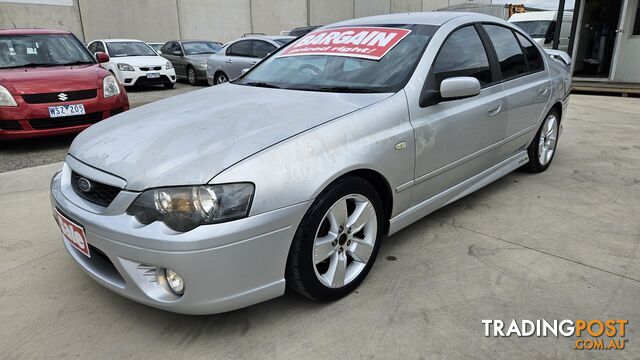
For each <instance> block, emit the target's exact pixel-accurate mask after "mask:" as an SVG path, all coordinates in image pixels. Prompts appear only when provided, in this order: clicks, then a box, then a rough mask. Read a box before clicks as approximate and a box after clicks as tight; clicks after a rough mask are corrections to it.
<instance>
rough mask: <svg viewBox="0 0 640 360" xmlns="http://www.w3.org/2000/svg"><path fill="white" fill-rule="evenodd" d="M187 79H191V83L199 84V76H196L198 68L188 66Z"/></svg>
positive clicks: (193, 84)
mask: <svg viewBox="0 0 640 360" xmlns="http://www.w3.org/2000/svg"><path fill="white" fill-rule="evenodd" d="M187 81H189V85H192V86H195V85H198V76H196V69H194V68H193V67H191V66H189V67H188V68H187Z"/></svg>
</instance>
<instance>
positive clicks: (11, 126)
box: [0, 120, 22, 130]
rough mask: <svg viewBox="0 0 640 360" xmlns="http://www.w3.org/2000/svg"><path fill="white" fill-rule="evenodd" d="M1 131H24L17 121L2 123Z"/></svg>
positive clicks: (0, 122) (0, 125) (0, 124)
mask: <svg viewBox="0 0 640 360" xmlns="http://www.w3.org/2000/svg"><path fill="white" fill-rule="evenodd" d="M0 130H22V126H20V122H19V121H16V120H4V121H0Z"/></svg>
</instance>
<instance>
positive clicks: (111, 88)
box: [102, 75, 120, 99]
mask: <svg viewBox="0 0 640 360" xmlns="http://www.w3.org/2000/svg"><path fill="white" fill-rule="evenodd" d="M102 94H103V95H104V98H105V99H106V98H109V97H112V96H116V95H120V86H118V80H116V78H115V77H114V76H113V75H109V76H106V77H105V78H104V80H102Z"/></svg>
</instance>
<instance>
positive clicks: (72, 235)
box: [55, 209, 91, 258]
mask: <svg viewBox="0 0 640 360" xmlns="http://www.w3.org/2000/svg"><path fill="white" fill-rule="evenodd" d="M55 217H56V220H57V221H58V226H59V227H60V230H61V231H62V239H63V240H64V241H66V242H68V243H69V245H71V246H73V247H74V248H76V249H77V250H78V251H80V252H81V253H82V254H84V255H85V256H86V257H88V258H90V257H91V254H89V244H88V243H87V238H86V236H85V234H84V228H83V227H82V225H79V224H76V223H75V222H74V221H72V220H69V219H68V218H67V217H65V216H64V215H62V214H60V212H59V211H58V209H55Z"/></svg>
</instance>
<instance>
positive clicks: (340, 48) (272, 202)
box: [51, 12, 571, 314]
mask: <svg viewBox="0 0 640 360" xmlns="http://www.w3.org/2000/svg"><path fill="white" fill-rule="evenodd" d="M569 63H570V59H569V58H568V56H567V55H566V54H564V53H562V52H552V53H551V54H548V53H546V52H545V51H543V49H541V48H540V47H539V46H538V45H536V44H535V42H534V41H533V40H532V39H531V38H530V37H529V36H528V35H527V34H525V33H522V32H521V30H519V29H518V28H516V27H514V26H512V25H510V24H509V23H506V22H504V21H501V20H499V19H497V18H494V17H490V16H485V15H478V14H465V13H444V12H435V13H414V14H397V15H387V16H377V17H370V18H362V19H355V20H349V21H345V22H341V23H338V24H333V25H328V26H325V27H323V28H320V29H317V30H315V31H313V32H311V33H309V34H307V35H305V36H303V37H301V38H300V39H298V40H296V42H294V43H291V44H289V45H288V46H285V47H283V48H282V49H280V50H279V51H276V52H274V53H273V54H271V55H270V56H269V57H267V58H266V59H265V60H264V61H262V62H261V63H260V64H258V65H257V66H256V67H254V68H252V69H251V70H250V71H249V72H247V73H246V74H244V75H243V76H241V77H240V78H239V79H237V80H235V81H232V82H230V83H227V84H223V85H220V86H215V87H212V88H206V89H202V90H198V91H194V92H191V93H188V94H183V95H178V96H175V97H172V98H168V99H165V100H162V101H158V102H156V103H153V104H150V105H147V106H143V107H140V108H137V109H134V110H131V111H128V112H125V113H122V114H119V115H117V116H114V117H112V118H110V119H109V120H106V121H103V122H100V123H98V124H96V125H94V126H92V127H90V128H89V129H87V130H85V131H84V132H83V133H82V134H80V135H79V136H78V137H77V138H76V139H75V140H74V142H73V144H72V146H71V149H70V150H69V154H68V156H67V157H66V160H65V163H64V166H63V168H62V170H61V171H60V172H59V173H57V174H56V175H55V176H54V178H53V179H52V182H51V201H52V204H53V207H54V216H55V218H56V221H57V222H58V224H59V225H60V227H61V229H62V233H63V239H64V246H65V247H66V249H67V250H68V252H69V254H70V255H71V257H72V258H73V259H74V260H75V262H77V264H78V265H79V266H80V268H82V269H83V270H84V271H85V272H86V273H87V274H88V275H89V276H91V277H92V278H94V279H95V280H96V281H97V282H99V283H100V284H102V285H104V286H105V287H107V288H109V289H111V290H113V291H115V292H117V293H119V294H122V295H123V296H126V297H128V298H131V299H133V300H135V301H139V302H141V303H145V304H148V305H151V306H154V307H158V308H162V309H166V310H169V311H174V312H180V313H191V314H206V313H217V312H223V311H229V310H233V309H237V308H241V307H244V306H248V305H251V304H255V303H258V302H261V301H265V300H268V299H271V298H274V297H277V296H280V295H282V294H283V293H284V291H285V286H289V287H290V288H292V289H293V290H295V291H297V292H299V293H300V294H302V295H304V296H306V297H308V298H311V299H314V300H320V301H331V300H336V299H339V298H341V297H343V296H345V295H347V294H349V293H350V292H352V291H353V290H354V289H355V288H356V287H357V286H358V285H360V284H361V283H362V281H363V280H364V278H365V277H366V276H367V273H368V272H369V271H370V270H371V267H372V266H373V264H374V261H375V259H376V254H377V253H378V249H379V247H380V242H381V241H382V240H383V238H384V237H385V236H390V235H393V234H395V233H396V232H398V231H399V230H400V229H402V228H404V227H406V226H408V225H409V224H411V223H413V222H415V221H416V220H418V219H420V218H422V217H424V216H426V215H428V214H429V213H431V212H433V211H434V210H436V209H438V208H440V207H442V206H445V205H447V204H449V203H451V202H453V201H456V200H457V199H460V198H461V197H463V196H466V195H468V194H470V193H472V192H474V191H476V190H478V189H480V188H482V187H483V186H485V185H487V184H489V183H491V182H492V181H494V180H496V179H498V178H500V177H502V176H504V175H506V174H508V173H510V172H511V171H513V170H516V169H518V168H523V169H525V170H527V171H530V172H541V171H545V170H546V169H547V168H548V167H549V165H550V164H551V162H552V160H553V157H554V155H555V154H556V150H557V146H558V138H559V136H560V133H561V126H562V123H563V117H564V114H565V113H566V107H567V102H568V94H569V83H570V81H571V77H570V72H569Z"/></svg>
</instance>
